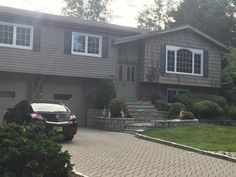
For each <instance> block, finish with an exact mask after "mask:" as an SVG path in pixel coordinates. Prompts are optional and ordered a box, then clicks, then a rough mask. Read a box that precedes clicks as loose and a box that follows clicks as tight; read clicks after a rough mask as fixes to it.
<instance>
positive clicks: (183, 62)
mask: <svg viewBox="0 0 236 177" xmlns="http://www.w3.org/2000/svg"><path fill="white" fill-rule="evenodd" d="M176 70H177V72H182V73H192V52H191V51H189V50H187V49H180V50H178V51H177V68H176Z"/></svg>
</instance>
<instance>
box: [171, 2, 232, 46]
mask: <svg viewBox="0 0 236 177" xmlns="http://www.w3.org/2000/svg"><path fill="white" fill-rule="evenodd" d="M235 15H236V1H235V0H183V1H182V2H180V4H179V6H178V7H177V8H176V9H172V10H171V11H169V12H168V14H167V16H168V17H169V18H172V19H173V21H169V22H168V26H170V27H174V26H179V25H184V24H191V25H193V26H195V27H197V28H199V29H201V30H202V31H204V32H206V33H208V34H210V35H211V36H212V37H214V38H216V39H218V40H220V41H221V42H224V43H225V44H226V45H228V46H235V45H236V25H235V24H236V16H235Z"/></svg>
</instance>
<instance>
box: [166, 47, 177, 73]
mask: <svg viewBox="0 0 236 177" xmlns="http://www.w3.org/2000/svg"><path fill="white" fill-rule="evenodd" d="M167 71H175V52H174V51H168V53H167Z"/></svg>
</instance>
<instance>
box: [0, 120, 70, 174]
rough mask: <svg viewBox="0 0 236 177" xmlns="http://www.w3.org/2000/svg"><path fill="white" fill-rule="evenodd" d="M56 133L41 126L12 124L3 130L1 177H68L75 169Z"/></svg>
mask: <svg viewBox="0 0 236 177" xmlns="http://www.w3.org/2000/svg"><path fill="white" fill-rule="evenodd" d="M56 141H57V136H56V135H55V134H54V133H49V134H47V135H46V134H45V133H44V131H43V128H42V127H41V126H39V125H36V124H33V125H27V126H20V125H16V124H9V125H6V126H4V127H0V174H1V177H52V176H57V177H67V176H69V174H70V173H71V170H72V165H71V163H70V155H69V153H68V152H67V151H65V152H62V151H61V146H60V145H58V144H57V143H56Z"/></svg>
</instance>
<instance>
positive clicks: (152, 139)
mask: <svg viewBox="0 0 236 177" xmlns="http://www.w3.org/2000/svg"><path fill="white" fill-rule="evenodd" d="M135 137H136V138H139V139H143V140H148V141H152V142H156V143H160V144H164V145H167V146H172V147H176V148H180V149H183V150H187V151H192V152H196V153H199V154H203V155H208V156H211V157H215V158H219V159H223V160H227V161H230V162H234V163H236V158H234V157H229V156H227V155H223V154H218V153H214V152H209V151H204V150H200V149H197V148H193V147H190V146H186V145H182V144H177V143H173V142H170V141H166V140H162V139H158V138H153V137H149V136H146V135H142V134H140V133H135Z"/></svg>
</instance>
